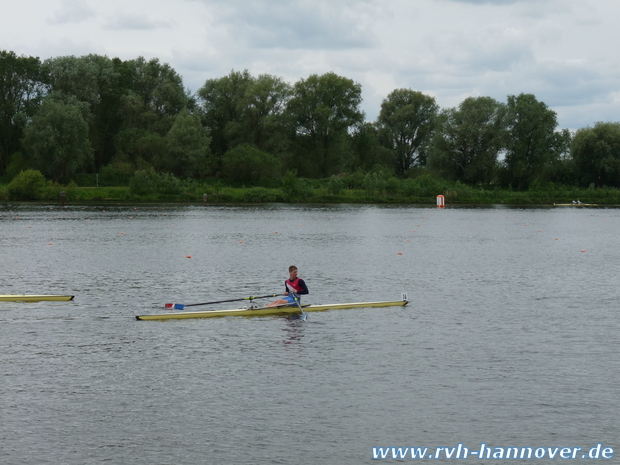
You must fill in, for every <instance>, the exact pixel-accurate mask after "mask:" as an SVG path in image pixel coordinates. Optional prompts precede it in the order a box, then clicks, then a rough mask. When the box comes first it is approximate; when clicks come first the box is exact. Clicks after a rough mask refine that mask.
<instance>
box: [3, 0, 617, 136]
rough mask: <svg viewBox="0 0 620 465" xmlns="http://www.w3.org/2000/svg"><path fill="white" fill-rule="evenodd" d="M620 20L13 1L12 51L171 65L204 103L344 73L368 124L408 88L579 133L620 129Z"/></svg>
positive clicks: (432, 4) (605, 8) (409, 0)
mask: <svg viewBox="0 0 620 465" xmlns="http://www.w3.org/2000/svg"><path fill="white" fill-rule="evenodd" d="M619 20H620V0H105V1H101V0H21V1H19V2H18V1H15V0H0V49H4V50H9V51H13V52H15V53H16V54H17V55H25V56H37V57H39V58H40V59H41V60H45V59H47V58H51V57H58V56H65V55H75V56H82V55H87V54H89V53H94V54H99V55H107V56H108V57H110V58H114V57H119V58H121V59H123V60H128V59H133V58H137V57H139V56H143V57H145V58H147V59H151V58H158V59H159V60H160V61H161V62H163V63H168V64H169V65H170V66H172V67H173V68H174V69H175V70H176V71H177V72H178V73H179V74H180V75H181V76H182V78H183V82H184V84H185V86H186V87H187V88H189V89H190V90H191V91H192V92H195V91H197V90H198V89H199V88H200V87H201V86H202V85H203V84H204V82H205V81H206V80H207V79H212V78H219V77H222V76H225V75H227V74H228V73H229V72H230V71H231V70H233V69H234V70H237V71H242V70H244V69H247V70H248V71H249V72H250V73H251V74H252V75H254V76H257V75H259V74H262V73H269V74H273V75H275V76H279V77H281V78H283V79H285V80H286V81H288V82H290V83H291V84H292V83H294V82H296V81H298V80H299V79H300V78H306V77H308V76H309V75H311V74H315V73H316V74H323V73H326V72H329V71H333V72H335V73H337V74H339V75H341V76H345V77H347V78H350V79H353V80H354V81H356V82H358V83H360V84H361V85H362V97H363V99H364V101H363V103H362V109H363V110H364V112H365V113H366V119H367V120H368V121H374V120H375V119H376V117H377V115H378V113H379V110H380V106H381V101H382V100H383V99H384V98H385V97H386V96H387V95H388V94H389V93H390V92H391V91H392V90H394V89H396V88H410V89H413V90H419V91H422V92H424V93H426V94H429V95H432V96H434V97H435V98H436V99H437V103H438V104H439V105H440V107H442V108H449V107H454V106H458V104H459V103H460V102H461V101H462V100H463V99H464V98H466V97H468V96H491V97H493V98H495V99H497V100H499V101H501V102H505V101H506V96H507V95H517V94H520V93H522V92H523V93H531V94H534V95H535V96H536V97H537V98H538V99H539V100H541V101H543V102H545V103H546V104H547V105H548V106H549V107H551V108H552V109H553V110H555V111H556V112H557V114H558V122H559V126H560V128H569V129H573V130H574V129H578V128H581V127H585V126H592V125H594V123H596V122H597V121H614V122H617V121H620V117H619V116H618V113H619V109H620V54H619V53H618V44H620V28H619V27H618V25H617V23H618V21H619Z"/></svg>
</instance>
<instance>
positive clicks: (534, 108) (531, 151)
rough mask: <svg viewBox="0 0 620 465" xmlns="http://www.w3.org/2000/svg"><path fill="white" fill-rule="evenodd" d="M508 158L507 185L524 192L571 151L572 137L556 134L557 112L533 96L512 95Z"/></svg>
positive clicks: (508, 120)
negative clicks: (540, 175)
mask: <svg viewBox="0 0 620 465" xmlns="http://www.w3.org/2000/svg"><path fill="white" fill-rule="evenodd" d="M507 109H508V112H507V132H506V135H507V138H506V158H505V160H504V162H505V166H506V170H507V174H508V182H509V183H510V184H511V185H512V186H514V187H516V188H517V189H525V188H527V186H528V185H529V184H530V183H531V182H532V181H533V180H534V179H535V177H536V176H537V175H539V174H540V173H542V172H544V170H545V169H547V168H549V167H550V166H552V165H553V164H554V163H555V162H557V160H558V159H559V158H560V156H561V154H562V153H564V152H566V151H567V150H568V145H569V143H570V133H569V132H568V131H567V130H563V131H561V132H556V131H555V129H556V127H557V125H558V123H557V118H556V113H555V111H553V110H551V109H549V108H548V107H547V105H545V104H544V103H543V102H539V101H538V100H536V97H534V95H532V94H519V95H518V96H514V95H509V96H508V104H507Z"/></svg>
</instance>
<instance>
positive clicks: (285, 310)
mask: <svg viewBox="0 0 620 465" xmlns="http://www.w3.org/2000/svg"><path fill="white" fill-rule="evenodd" d="M407 303H409V301H408V300H386V301H381V302H355V303H349V304H325V305H302V307H303V309H304V312H320V311H323V310H340V309H345V308H360V307H404V306H405V305H407ZM299 313H301V312H300V311H299V307H297V306H293V307H292V306H286V307H282V306H280V307H259V308H236V309H233V310H205V311H202V312H177V313H160V314H156V315H137V316H136V320H181V319H185V318H213V317H221V316H265V315H287V314H299Z"/></svg>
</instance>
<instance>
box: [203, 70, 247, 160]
mask: <svg viewBox="0 0 620 465" xmlns="http://www.w3.org/2000/svg"><path fill="white" fill-rule="evenodd" d="M253 82H254V80H253V78H252V76H251V75H250V73H249V72H248V71H247V70H245V71H243V72H240V71H234V70H233V71H231V72H230V74H229V75H228V76H224V77H222V78H219V79H208V80H207V81H206V82H205V84H204V85H203V86H202V87H201V88H200V89H199V90H198V103H199V107H200V110H201V112H202V114H203V117H204V122H205V126H206V127H207V128H209V130H210V135H211V153H213V155H214V157H215V160H216V163H217V166H216V168H217V169H219V164H220V162H221V159H222V156H223V155H224V154H225V153H226V152H227V151H228V150H229V149H230V148H232V147H233V146H234V143H233V142H232V141H231V139H236V138H237V139H238V135H239V132H240V129H239V128H238V127H237V126H236V125H237V124H239V122H240V121H241V120H242V118H241V114H240V110H241V109H243V108H244V104H243V102H244V100H245V97H246V94H247V90H248V88H249V87H250V86H251V85H252V84H253Z"/></svg>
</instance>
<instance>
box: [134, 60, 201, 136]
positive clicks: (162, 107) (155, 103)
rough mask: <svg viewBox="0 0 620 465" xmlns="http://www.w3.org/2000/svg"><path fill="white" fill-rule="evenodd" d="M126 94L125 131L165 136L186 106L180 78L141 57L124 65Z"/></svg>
mask: <svg viewBox="0 0 620 465" xmlns="http://www.w3.org/2000/svg"><path fill="white" fill-rule="evenodd" d="M122 72H123V73H126V76H124V77H123V79H124V80H127V81H128V91H127V92H126V93H125V94H124V95H123V98H122V111H123V116H124V127H125V128H139V129H144V130H147V131H150V132H154V133H157V134H159V135H161V136H164V135H165V134H166V133H167V132H168V131H169V130H170V128H171V127H172V124H173V123H174V118H175V116H176V115H177V114H178V113H179V112H180V111H181V110H182V109H184V108H186V107H187V106H188V103H189V97H188V95H187V93H186V92H185V89H184V88H183V80H182V79H181V76H179V74H178V73H177V72H176V71H175V70H174V69H172V68H171V67H170V65H168V64H161V63H160V62H159V60H158V59H156V58H153V59H151V60H149V61H146V60H145V59H144V58H143V57H139V58H136V59H135V60H129V61H127V62H124V63H123V71H122Z"/></svg>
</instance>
